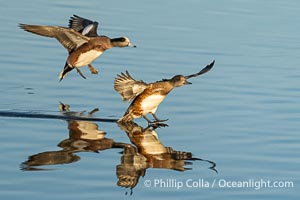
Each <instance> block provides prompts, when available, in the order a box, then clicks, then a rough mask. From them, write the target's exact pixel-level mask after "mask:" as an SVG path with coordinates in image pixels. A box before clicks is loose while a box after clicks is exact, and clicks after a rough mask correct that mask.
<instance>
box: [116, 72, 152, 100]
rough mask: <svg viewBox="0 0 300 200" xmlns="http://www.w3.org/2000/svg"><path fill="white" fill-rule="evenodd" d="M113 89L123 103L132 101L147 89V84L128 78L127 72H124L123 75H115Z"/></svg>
mask: <svg viewBox="0 0 300 200" xmlns="http://www.w3.org/2000/svg"><path fill="white" fill-rule="evenodd" d="M114 88H115V90H116V91H117V92H119V93H120V95H121V96H122V98H123V101H132V100H133V99H134V98H135V97H136V96H138V95H139V94H140V93H142V92H143V91H144V90H145V89H146V88H147V84H146V83H145V82H143V81H136V80H135V79H134V78H132V77H131V76H130V74H129V73H128V71H126V73H125V74H124V73H121V74H118V75H117V77H116V78H115V83H114Z"/></svg>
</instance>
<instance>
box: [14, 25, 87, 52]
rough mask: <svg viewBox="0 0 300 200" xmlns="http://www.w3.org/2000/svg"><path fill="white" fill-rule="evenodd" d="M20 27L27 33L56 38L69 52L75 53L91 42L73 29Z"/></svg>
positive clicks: (35, 26) (36, 26) (34, 26)
mask: <svg viewBox="0 0 300 200" xmlns="http://www.w3.org/2000/svg"><path fill="white" fill-rule="evenodd" d="M19 27H20V28H21V29H23V30H25V31H28V32H31V33H34V34H37V35H41V36H45V37H51V38H56V39H57V40H58V41H59V42H60V43H61V44H62V45H63V46H64V47H65V48H66V49H67V50H68V51H69V52H71V51H73V50H74V49H76V48H78V47H79V46H81V45H82V44H84V43H86V42H88V41H89V40H90V38H88V37H86V36H84V35H82V34H80V33H79V32H77V31H75V30H73V29H70V28H65V27H60V26H40V25H28V24H19Z"/></svg>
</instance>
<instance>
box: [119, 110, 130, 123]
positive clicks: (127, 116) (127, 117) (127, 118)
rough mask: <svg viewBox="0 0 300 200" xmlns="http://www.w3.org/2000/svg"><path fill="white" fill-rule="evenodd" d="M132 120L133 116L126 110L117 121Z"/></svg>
mask: <svg viewBox="0 0 300 200" xmlns="http://www.w3.org/2000/svg"><path fill="white" fill-rule="evenodd" d="M132 120H133V116H132V114H131V113H130V112H128V111H126V113H125V114H124V115H123V117H121V118H120V119H119V120H118V122H130V121H132Z"/></svg>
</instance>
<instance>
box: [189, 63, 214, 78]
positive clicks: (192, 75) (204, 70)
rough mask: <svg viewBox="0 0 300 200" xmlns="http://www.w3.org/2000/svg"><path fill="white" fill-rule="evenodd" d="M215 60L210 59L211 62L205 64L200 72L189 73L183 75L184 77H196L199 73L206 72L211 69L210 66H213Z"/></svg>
mask: <svg viewBox="0 0 300 200" xmlns="http://www.w3.org/2000/svg"><path fill="white" fill-rule="evenodd" d="M214 64H215V61H212V63H210V64H209V65H206V67H204V68H203V69H202V70H201V71H200V72H198V73H195V74H191V75H189V76H185V78H186V79H189V78H192V77H196V76H199V75H201V74H204V73H206V72H208V71H209V70H211V68H212V67H213V66H214Z"/></svg>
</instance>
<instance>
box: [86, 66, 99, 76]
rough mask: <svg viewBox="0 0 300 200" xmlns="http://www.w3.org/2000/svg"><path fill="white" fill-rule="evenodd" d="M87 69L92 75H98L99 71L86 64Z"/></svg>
mask: <svg viewBox="0 0 300 200" xmlns="http://www.w3.org/2000/svg"><path fill="white" fill-rule="evenodd" d="M88 67H89V70H90V72H91V73H92V74H98V73H99V71H98V70H97V69H96V68H94V67H93V66H92V65H91V64H88Z"/></svg>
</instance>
